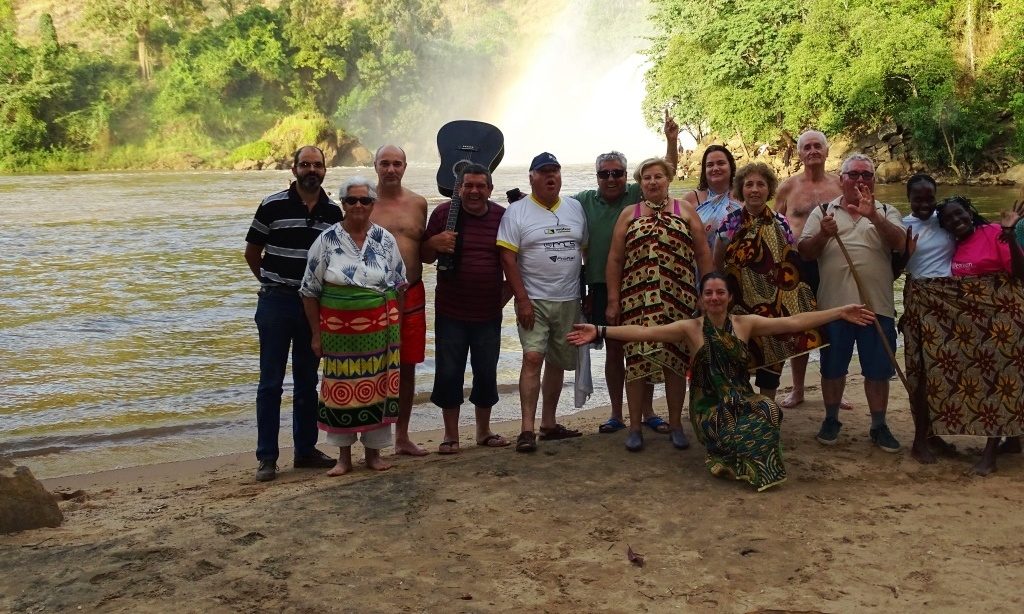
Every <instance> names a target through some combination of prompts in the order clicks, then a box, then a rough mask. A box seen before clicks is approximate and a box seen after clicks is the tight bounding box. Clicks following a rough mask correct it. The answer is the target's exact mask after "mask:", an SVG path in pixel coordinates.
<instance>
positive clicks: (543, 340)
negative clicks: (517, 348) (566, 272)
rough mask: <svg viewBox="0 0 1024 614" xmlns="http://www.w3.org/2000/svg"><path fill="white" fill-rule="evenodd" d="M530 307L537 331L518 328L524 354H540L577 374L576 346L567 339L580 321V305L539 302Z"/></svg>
mask: <svg viewBox="0 0 1024 614" xmlns="http://www.w3.org/2000/svg"><path fill="white" fill-rule="evenodd" d="M530 304H531V305H533V330H526V329H525V328H523V327H522V326H518V328H519V342H520V343H521V344H522V345H523V353H526V352H539V353H541V354H544V357H545V359H546V360H547V361H548V362H549V363H551V364H552V365H554V366H556V367H561V368H562V369H565V370H566V371H575V370H576V354H577V350H576V346H574V345H572V344H570V343H569V342H568V341H566V339H565V336H566V335H568V334H569V331H571V330H572V325H573V324H574V323H575V322H578V321H579V320H578V318H579V315H580V302H579V301H578V300H571V301H545V300H542V299H536V300H531V301H530Z"/></svg>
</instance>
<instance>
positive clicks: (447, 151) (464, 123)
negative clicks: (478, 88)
mask: <svg viewBox="0 0 1024 614" xmlns="http://www.w3.org/2000/svg"><path fill="white" fill-rule="evenodd" d="M437 153H438V154H439V155H440V156H441V165H440V167H439V168H438V169H437V190H438V191H439V192H440V193H441V194H442V195H444V196H447V197H449V198H451V199H452V204H451V209H450V210H449V212H448V220H447V222H446V224H445V230H451V231H454V230H455V227H456V225H457V224H458V221H459V211H460V209H461V205H462V202H461V200H460V199H459V194H458V192H459V189H458V188H459V186H458V185H456V183H457V181H458V176H459V171H460V170H461V169H462V166H463V165H464V164H465V163H467V162H473V163H476V164H480V165H482V166H486V167H487V169H488V170H490V171H491V172H494V169H496V168H498V164H499V163H500V162H501V158H502V156H504V155H505V136H504V135H503V134H502V133H501V130H498V128H496V127H495V126H492V125H491V124H487V123H484V122H478V121H473V120H469V119H459V120H455V121H452V122H448V123H447V124H445V125H443V126H441V129H440V130H438V131H437ZM457 249H458V247H456V250H457ZM455 260H456V258H455V254H439V255H438V257H437V270H438V271H439V272H442V273H452V272H454V271H455Z"/></svg>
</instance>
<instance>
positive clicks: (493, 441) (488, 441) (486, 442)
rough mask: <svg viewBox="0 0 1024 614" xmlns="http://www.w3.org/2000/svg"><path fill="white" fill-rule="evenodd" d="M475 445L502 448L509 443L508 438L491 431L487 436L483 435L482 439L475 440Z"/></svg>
mask: <svg viewBox="0 0 1024 614" xmlns="http://www.w3.org/2000/svg"><path fill="white" fill-rule="evenodd" d="M476 445H478V446H482V447H484V448H504V447H505V446H507V445H511V444H510V443H509V440H507V439H505V438H504V437H502V436H501V435H498V434H496V433H491V434H490V435H488V436H487V437H484V438H483V440H482V441H478V442H476Z"/></svg>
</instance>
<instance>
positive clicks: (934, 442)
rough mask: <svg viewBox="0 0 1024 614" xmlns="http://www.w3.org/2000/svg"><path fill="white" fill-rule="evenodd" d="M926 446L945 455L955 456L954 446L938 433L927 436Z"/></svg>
mask: <svg viewBox="0 0 1024 614" xmlns="http://www.w3.org/2000/svg"><path fill="white" fill-rule="evenodd" d="M928 447H930V448H931V449H932V450H933V451H935V452H938V453H939V454H942V455H945V456H956V446H955V445H953V444H951V443H949V442H948V441H946V440H945V439H943V438H942V437H939V436H938V435H929V436H928Z"/></svg>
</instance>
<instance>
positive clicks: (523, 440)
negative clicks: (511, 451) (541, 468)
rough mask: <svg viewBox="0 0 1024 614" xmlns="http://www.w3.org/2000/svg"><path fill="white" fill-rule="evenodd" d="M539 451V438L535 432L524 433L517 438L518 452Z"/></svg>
mask: <svg viewBox="0 0 1024 614" xmlns="http://www.w3.org/2000/svg"><path fill="white" fill-rule="evenodd" d="M536 450H537V436H536V435H534V434H533V431H523V432H522V433H519V437H516V452H534V451H536Z"/></svg>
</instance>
